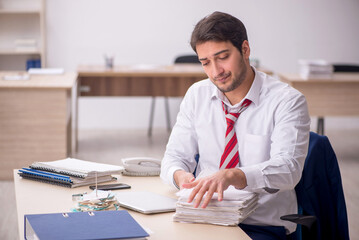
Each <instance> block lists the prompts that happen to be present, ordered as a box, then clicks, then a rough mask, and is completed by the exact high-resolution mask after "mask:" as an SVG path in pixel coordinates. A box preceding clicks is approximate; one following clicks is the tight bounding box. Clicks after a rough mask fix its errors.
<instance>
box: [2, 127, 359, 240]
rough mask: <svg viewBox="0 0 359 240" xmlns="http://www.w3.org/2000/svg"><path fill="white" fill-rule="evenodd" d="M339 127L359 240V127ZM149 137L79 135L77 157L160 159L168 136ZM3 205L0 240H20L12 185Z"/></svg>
mask: <svg viewBox="0 0 359 240" xmlns="http://www.w3.org/2000/svg"><path fill="white" fill-rule="evenodd" d="M339 121H340V120H339ZM340 123H341V124H339V125H342V126H341V127H337V126H338V125H337V124H335V123H334V124H333V122H332V123H331V122H330V121H329V124H328V126H327V127H326V134H327V136H328V137H329V139H330V141H331V143H332V146H333V148H334V150H335V152H336V154H337V157H338V160H339V165H340V168H341V174H342V180H343V186H344V194H345V198H346V204H347V210H348V219H349V225H350V227H349V228H350V235H351V239H352V240H356V239H357V240H359V228H358V227H357V225H358V223H359V221H358V219H359V206H358V203H359V177H358V173H359V127H357V126H356V124H354V128H353V127H350V126H348V124H347V123H345V124H343V123H342V122H340ZM349 125H350V121H349ZM146 134H147V131H146V130H115V131H103V130H98V131H96V130H86V131H80V133H79V140H80V141H79V142H80V144H79V151H78V154H77V157H78V158H80V159H84V160H91V161H97V162H107V163H114V164H119V163H120V159H121V158H123V157H131V156H150V157H156V158H161V157H162V155H163V152H164V150H165V146H166V143H167V139H168V133H167V132H166V131H165V130H164V129H154V131H153V137H152V138H148V137H147V135H146ZM0 203H1V204H0V214H1V218H0V239H4V240H6V239H9V240H10V239H11V240H13V239H18V230H17V218H16V203H15V193H14V184H13V182H11V181H0Z"/></svg>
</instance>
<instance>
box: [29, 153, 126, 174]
mask: <svg viewBox="0 0 359 240" xmlns="http://www.w3.org/2000/svg"><path fill="white" fill-rule="evenodd" d="M30 168H32V169H37V170H43V171H47V172H54V173H58V174H64V175H69V176H73V177H79V178H90V177H95V176H96V174H97V177H100V176H105V175H110V174H120V173H122V172H123V171H124V168H123V167H122V166H117V165H111V164H104V163H97V162H89V161H84V160H79V159H76V158H66V159H62V160H56V161H50V162H35V163H33V164H31V165H30Z"/></svg>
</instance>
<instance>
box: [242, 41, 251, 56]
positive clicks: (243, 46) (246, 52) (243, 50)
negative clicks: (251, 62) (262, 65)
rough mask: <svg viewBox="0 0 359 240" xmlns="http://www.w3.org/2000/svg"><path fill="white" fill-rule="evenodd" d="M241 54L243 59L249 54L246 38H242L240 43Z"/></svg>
mask: <svg viewBox="0 0 359 240" xmlns="http://www.w3.org/2000/svg"><path fill="white" fill-rule="evenodd" d="M242 54H243V56H244V58H245V59H249V56H250V55H251V49H250V47H249V42H248V41H247V40H244V41H243V43H242Z"/></svg>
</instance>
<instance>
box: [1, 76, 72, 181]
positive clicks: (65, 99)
mask: <svg viewBox="0 0 359 240" xmlns="http://www.w3.org/2000/svg"><path fill="white" fill-rule="evenodd" d="M9 74H15V73H11V72H0V179H1V180H4V179H7V180H9V179H12V170H13V169H15V168H21V167H26V166H28V165H29V164H31V163H32V162H35V161H50V160H56V159H61V158H65V157H67V156H69V155H71V146H72V140H71V138H72V135H73V134H72V125H71V121H72V117H73V114H72V113H73V111H72V97H73V94H76V78H77V74H75V73H66V74H61V75H46V76H45V75H31V77H30V80H21V81H20V80H12V81H10V80H3V76H4V75H9Z"/></svg>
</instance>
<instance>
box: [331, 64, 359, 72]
mask: <svg viewBox="0 0 359 240" xmlns="http://www.w3.org/2000/svg"><path fill="white" fill-rule="evenodd" d="M333 71H334V72H359V65H354V64H342V63H334V64H333Z"/></svg>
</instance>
